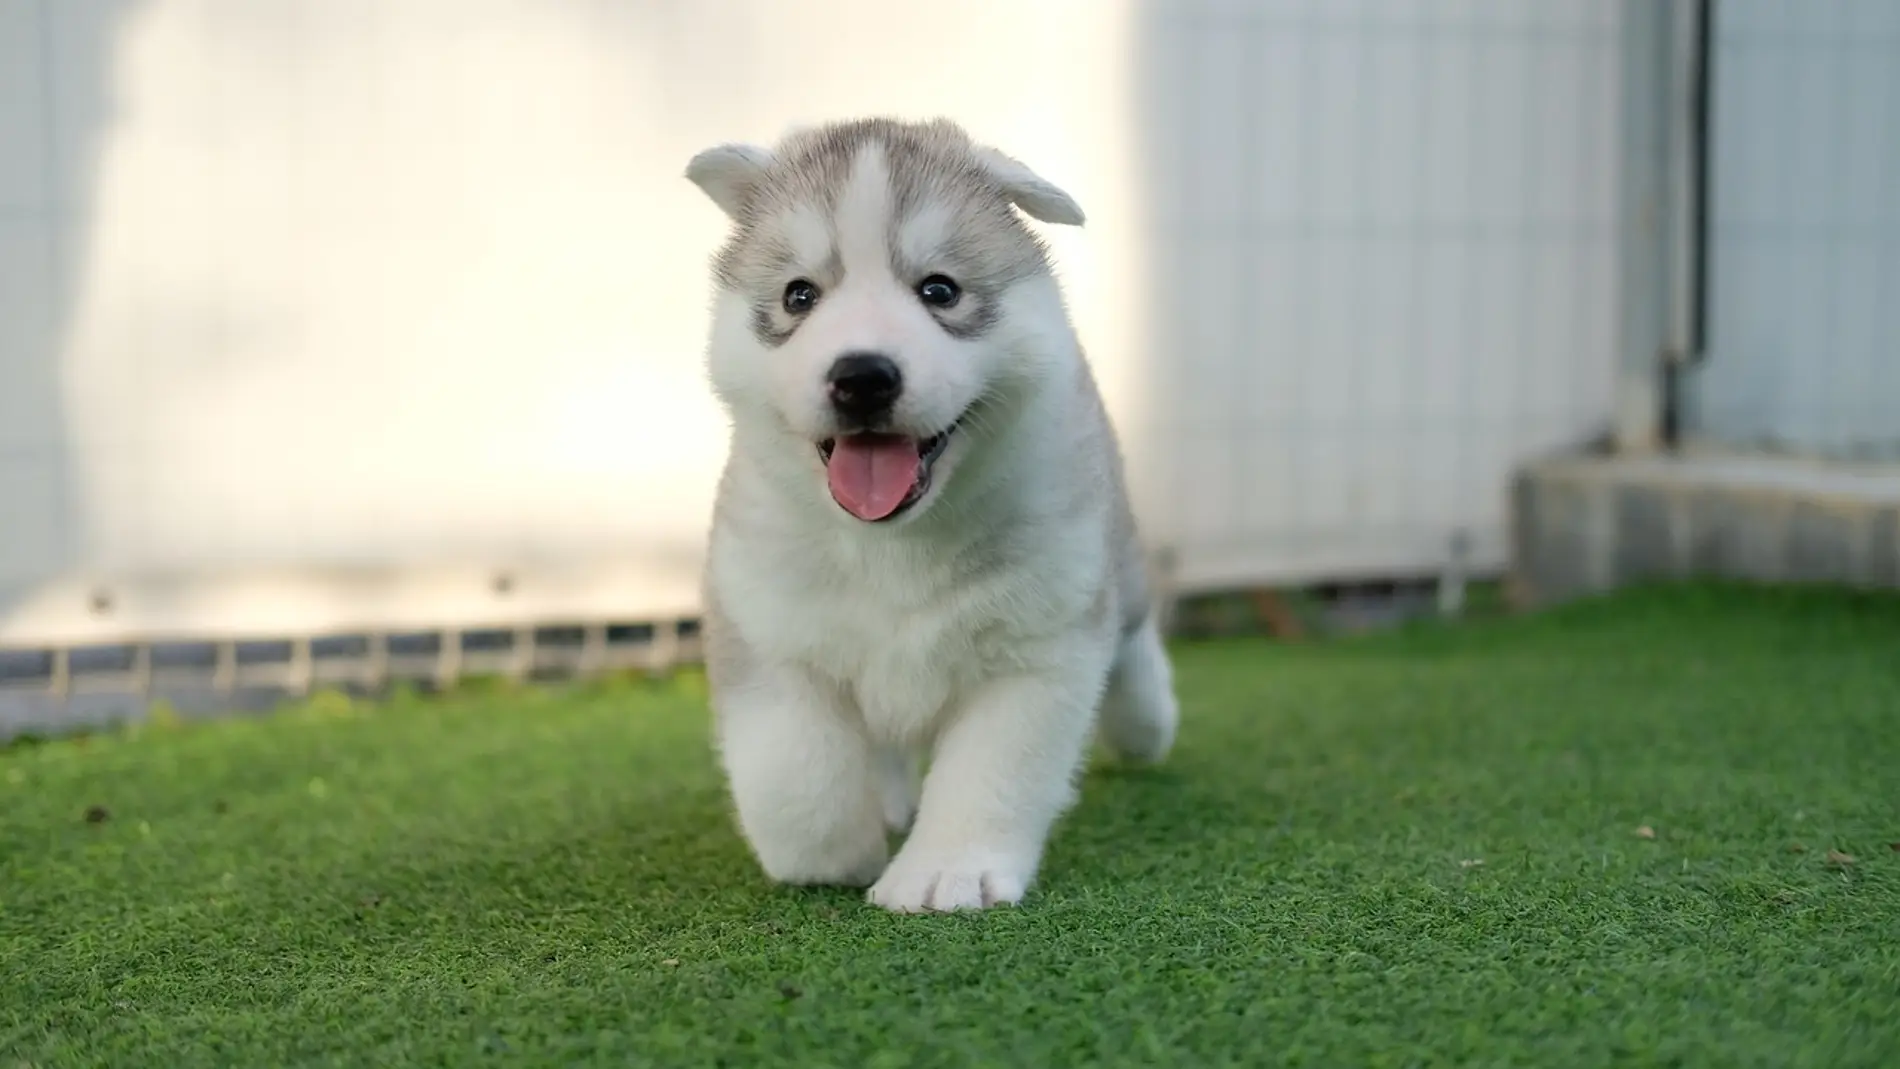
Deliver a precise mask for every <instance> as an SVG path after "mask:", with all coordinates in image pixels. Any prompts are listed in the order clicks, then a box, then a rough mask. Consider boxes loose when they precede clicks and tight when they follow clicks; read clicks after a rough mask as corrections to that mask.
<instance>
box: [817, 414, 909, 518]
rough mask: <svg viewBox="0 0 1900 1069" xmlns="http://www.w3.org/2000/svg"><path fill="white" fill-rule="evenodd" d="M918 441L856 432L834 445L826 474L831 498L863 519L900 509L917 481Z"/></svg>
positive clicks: (879, 516) (884, 515)
mask: <svg viewBox="0 0 1900 1069" xmlns="http://www.w3.org/2000/svg"><path fill="white" fill-rule="evenodd" d="M917 464H918V460H917V441H916V439H914V438H905V437H903V436H901V435H893V434H853V435H850V436H848V437H843V438H839V439H838V440H837V442H836V443H835V444H834V445H833V446H832V450H831V463H830V464H828V465H826V469H825V470H826V475H827V477H828V478H829V480H830V482H831V498H832V500H834V501H836V502H837V503H838V504H840V505H843V506H844V509H845V511H846V512H849V513H850V514H851V515H853V516H856V517H857V518H858V519H860V520H881V519H883V518H884V517H886V516H889V515H890V514H891V513H893V512H896V511H897V506H899V505H901V504H903V503H904V497H905V496H906V495H908V494H909V493H910V488H911V487H912V486H913V485H915V484H916V482H917Z"/></svg>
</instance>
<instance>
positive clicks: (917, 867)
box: [866, 849, 1033, 913]
mask: <svg viewBox="0 0 1900 1069" xmlns="http://www.w3.org/2000/svg"><path fill="white" fill-rule="evenodd" d="M1032 875H1033V873H1032V872H1031V871H1030V867H1029V866H1027V865H1024V864H1022V863H1021V862H1017V861H1012V860H1010V859H1009V858H1007V857H1005V856H1003V855H999V854H995V853H985V852H982V851H971V852H943V851H933V850H915V851H913V850H909V849H905V850H903V851H901V852H899V853H898V855H897V860H895V861H893V862H891V867H890V868H888V869H886V870H885V871H884V875H883V876H882V877H880V878H879V879H878V881H877V883H875V884H873V885H872V887H871V891H870V894H868V895H867V896H866V897H867V898H868V900H869V901H870V902H871V904H872V905H875V906H882V907H883V908H885V909H888V910H890V911H891V912H893V913H950V912H954V911H956V910H963V909H988V908H990V907H991V906H1013V905H1016V904H1017V903H1019V902H1021V901H1022V900H1023V894H1024V892H1025V891H1027V890H1028V889H1029V880H1030V878H1031V876H1032Z"/></svg>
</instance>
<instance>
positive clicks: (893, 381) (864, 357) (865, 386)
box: [825, 353, 904, 419]
mask: <svg viewBox="0 0 1900 1069" xmlns="http://www.w3.org/2000/svg"><path fill="white" fill-rule="evenodd" d="M825 382H826V385H827V386H828V387H829V389H830V393H831V406H832V407H833V408H835V409H837V410H838V411H839V413H841V414H843V415H846V416H849V417H851V418H853V419H870V418H872V417H874V416H881V415H883V414H884V413H885V412H888V411H889V410H890V407H891V406H892V405H894V404H896V403H897V395H898V394H901V393H903V392H904V375H903V373H902V372H900V371H898V370H897V363H896V361H893V360H892V359H891V358H890V357H888V356H885V355H884V354H883V353H846V354H844V355H843V356H841V357H839V358H838V359H837V360H836V361H835V362H833V363H832V365H831V371H830V372H829V373H828V374H826V376H825Z"/></svg>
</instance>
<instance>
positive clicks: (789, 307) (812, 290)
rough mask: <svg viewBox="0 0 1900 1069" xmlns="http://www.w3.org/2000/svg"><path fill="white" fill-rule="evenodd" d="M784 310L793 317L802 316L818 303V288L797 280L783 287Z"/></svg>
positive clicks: (802, 280)
mask: <svg viewBox="0 0 1900 1069" xmlns="http://www.w3.org/2000/svg"><path fill="white" fill-rule="evenodd" d="M784 300H785V310H786V311H787V312H790V313H792V314H793V315H804V314H805V313H806V312H809V311H811V310H812V306H814V305H816V304H817V303H818V287H817V286H814V285H812V284H811V283H809V282H807V281H805V280H804V279H802V278H801V279H797V280H795V281H793V282H791V283H789V284H788V285H786V287H785V299H784Z"/></svg>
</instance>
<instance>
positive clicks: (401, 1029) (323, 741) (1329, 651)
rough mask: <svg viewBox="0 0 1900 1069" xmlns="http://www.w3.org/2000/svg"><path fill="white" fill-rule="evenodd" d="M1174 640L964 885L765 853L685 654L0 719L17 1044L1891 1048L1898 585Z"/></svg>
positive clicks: (41, 1050) (716, 1060) (53, 1054)
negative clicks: (832, 869) (272, 710)
mask: <svg viewBox="0 0 1900 1069" xmlns="http://www.w3.org/2000/svg"><path fill="white" fill-rule="evenodd" d="M1178 660H1179V671H1180V679H1181V690H1182V693H1183V697H1184V700H1185V705H1186V726H1185V729H1184V733H1183V736H1182V739H1181V744H1180V748H1179V749H1178V750H1177V752H1176V755H1175V757H1174V758H1173V759H1172V760H1171V761H1170V763H1169V764H1168V765H1167V766H1166V767H1165V768H1163V769H1160V770H1155V771H1150V772H1145V773H1134V772H1117V771H1114V770H1112V769H1109V768H1106V767H1104V768H1100V769H1098V770H1097V771H1095V772H1093V773H1092V774H1091V775H1090V776H1089V779H1088V782H1087V784H1086V787H1085V800H1084V802H1083V803H1082V805H1081V806H1080V808H1079V809H1078V810H1077V811H1076V812H1075V813H1074V814H1073V816H1072V817H1071V818H1070V819H1069V820H1068V821H1067V822H1066V823H1065V824H1064V825H1063V826H1062V828H1061V830H1060V832H1059V834H1058V836H1057V838H1056V840H1055V843H1054V845H1053V847H1052V848H1051V851H1050V854H1049V858H1048V862H1047V866H1046V868H1045V870H1044V873H1043V879H1042V881H1041V883H1040V884H1039V886H1038V887H1037V889H1036V890H1035V891H1033V892H1032V894H1031V897H1030V899H1029V901H1028V902H1026V903H1025V905H1024V906H1023V907H1022V908H1019V909H1015V910H1006V911H998V912H993V913H989V914H983V915H962V916H953V917H911V918H900V917H892V916H887V915H884V914H882V913H880V912H877V911H875V910H873V909H871V908H870V907H868V906H866V905H864V904H863V903H862V901H861V900H860V898H859V897H858V896H856V895H854V894H851V893H846V892H832V891H794V890H781V889H775V888H772V887H770V886H768V885H767V884H765V883H764V882H763V881H762V880H761V878H760V877H759V876H758V874H757V873H756V872H755V871H754V869H753V867H752V865H751V864H750V861H749V859H748V856H747V854H746V852H745V849H744V847H743V845H742V843H741V841H740V840H739V838H738V837H737V835H736V833H735V831H734V830H733V827H732V825H731V823H730V822H729V821H728V819H727V817H726V810H725V806H724V802H723V796H722V788H721V784H720V781H719V779H718V777H717V775H716V771H715V766H714V763H713V760H712V756H711V753H710V751H709V749H708V745H707V725H706V714H705V711H704V699H703V694H702V693H701V691H700V690H699V688H698V687H697V686H695V685H694V682H693V680H691V679H690V678H689V679H685V680H682V681H676V682H673V683H668V684H655V685H635V684H618V685H612V686H608V685H599V686H593V687H586V688H580V689H574V690H563V691H553V690H525V691H521V692H517V693H508V692H501V691H490V692H487V693H481V694H465V695H460V696H455V697H450V698H443V699H435V700H420V699H410V700H398V701H393V702H390V703H386V704H382V705H376V706H363V705H350V704H349V703H347V702H344V701H342V700H340V699H329V700H319V701H315V702H312V703H309V704H308V705H307V706H305V707H303V708H300V709H297V710H293V711H290V712H287V713H285V714H282V715H280V716H275V717H270V718H263V719H254V720H246V721H232V722H222V723H217V724H210V725H197V726H187V727H165V726H150V727H146V728H144V729H142V730H138V731H133V732H126V733H119V734H114V735H109V736H103V737H98V738H93V739H89V740H84V741H71V740H69V741H62V742H55V743H46V744H39V745H32V746H21V747H15V748H13V749H11V750H8V751H4V752H0V1069H7V1067H10V1066H11V1065H13V1064H14V1063H16V1062H17V1063H18V1064H20V1065H32V1066H39V1067H50V1066H83V1065H102V1066H103V1065H110V1066H115V1067H117V1066H153V1067H166V1069H172V1067H185V1066H197V1065H232V1066H259V1067H263V1066H301V1065H364V1066H371V1065H373V1066H393V1065H408V1064H426V1065H497V1066H499V1065H549V1066H554V1065H573V1064H610V1065H728V1066H750V1065H760V1064H788V1065H789V1064H798V1065H840V1066H861V1065H892V1066H895V1065H971V1064H979V1063H981V1064H1011V1065H1021V1066H1056V1065H1067V1064H1079V1063H1084V1062H1095V1063H1102V1064H1109V1063H1114V1064H1135V1063H1150V1064H1164V1063H1165V1064H1171V1065H1180V1066H1204V1065H1213V1064H1226V1063H1235V1064H1253V1065H1264V1064H1303V1065H1328V1066H1384V1065H1392V1066H1399V1065H1432V1064H1452V1063H1459V1064H1497V1065H1503V1064H1516V1065H1537V1066H1572V1065H1574V1066H1597V1065H1608V1064H1632V1065H1639V1064H1640V1065H1708V1066H1723V1067H1733V1066H1756V1065H1759V1066H1768V1065H1776V1066H1782V1065H1811V1066H1817V1067H1821V1066H1825V1067H1829V1069H1834V1067H1841V1066H1877V1065H1884V1066H1894V1065H1900V852H1897V851H1896V847H1895V845H1894V844H1896V843H1900V602H1897V601H1895V600H1892V599H1880V598H1874V597H1856V596H1851V595H1843V594H1831V593H1817V592H1801V591H1797V592H1756V591H1747V590H1740V589H1731V588H1687V589H1679V590H1670V591H1651V592H1643V593H1638V594H1632V595H1628V596H1624V597H1620V598H1617V599H1614V600H1610V601H1606V602H1598V603H1593V604H1587V605H1581V606H1576V607H1573V608H1571V609H1568V610H1564V611H1561V612H1557V613H1554V614H1550V615H1547V616H1542V617H1537V618H1534V619H1530V620H1520V621H1503V622H1492V623H1486V624H1483V625H1474V626H1469V627H1463V628H1424V629H1413V630H1411V631H1408V632H1406V633H1402V634H1396V635H1385V636H1378V637H1373V638H1369V639H1360V640H1353V641H1347V642H1337V643H1328V644H1318V645H1312V646H1304V647H1289V646H1280V647H1275V646H1270V645H1267V644H1264V643H1261V642H1258V641H1254V640H1245V639H1227V640H1220V641H1212V642H1205V643H1196V644H1188V645H1184V646H1182V647H1181V648H1180V650H1179V655H1178ZM95 806H97V807H103V808H104V810H105V819H103V820H99V821H97V822H88V820H87V818H86V814H87V810H88V809H89V807H95ZM94 815H95V816H98V815H99V814H97V813H95V814H94ZM1640 827H1648V828H1651V829H1653V831H1654V838H1653V839H1652V838H1647V837H1645V836H1643V835H1640V834H1639V833H1638V829H1639V828H1640ZM1831 850H1832V851H1840V852H1841V853H1842V854H1845V855H1851V856H1852V857H1853V859H1854V860H1853V861H1852V862H1851V863H1845V862H1842V861H1840V860H1838V859H1836V860H1830V859H1829V856H1828V855H1829V851H1831ZM9 1059H11V1060H9Z"/></svg>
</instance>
